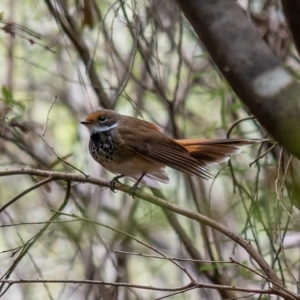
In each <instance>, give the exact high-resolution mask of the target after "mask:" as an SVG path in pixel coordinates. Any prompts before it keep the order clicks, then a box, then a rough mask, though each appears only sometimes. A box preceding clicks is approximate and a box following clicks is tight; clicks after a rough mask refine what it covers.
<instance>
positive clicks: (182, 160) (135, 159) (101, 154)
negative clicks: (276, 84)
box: [81, 109, 262, 195]
mask: <svg viewBox="0 0 300 300" xmlns="http://www.w3.org/2000/svg"><path fill="white" fill-rule="evenodd" d="M81 124H83V125H85V126H86V127H87V129H88V130H89V133H90V140H89V152H90V154H91V156H92V158H93V159H94V160H95V161H96V162H97V163H99V164H100V165H101V166H102V167H104V168H105V169H106V170H108V171H110V172H111V173H114V174H116V175H117V176H115V177H114V178H113V179H112V180H111V182H110V187H111V189H112V190H113V191H114V184H115V182H116V181H118V179H120V178H122V177H128V178H130V179H131V180H133V181H135V184H134V185H133V186H132V188H131V189H130V193H129V194H130V195H134V193H135V191H136V189H137V188H138V186H139V184H140V183H141V182H142V183H145V184H147V185H148V186H151V187H155V188H158V187H159V186H158V184H157V181H159V182H162V183H168V182H169V177H168V175H167V173H166V172H165V167H166V166H168V167H170V168H172V169H175V170H177V171H180V172H183V173H185V174H188V175H195V176H199V177H202V178H204V179H209V178H211V177H212V175H211V173H210V171H209V170H208V169H207V166H208V165H209V164H215V163H220V162H225V161H228V160H229V158H230V155H232V154H238V153H240V151H241V150H240V147H241V146H245V145H250V144H253V143H257V142H261V141H262V140H260V139H178V140H176V139H172V138H171V137H169V136H167V135H166V134H164V133H163V132H161V131H160V130H159V128H158V127H157V126H156V125H155V124H153V123H150V122H147V121H144V120H141V119H138V118H135V117H130V116H126V115H121V114H119V113H117V112H115V111H113V110H108V109H99V110H97V111H94V112H92V113H90V114H89V115H88V116H87V117H86V118H85V120H84V121H81Z"/></svg>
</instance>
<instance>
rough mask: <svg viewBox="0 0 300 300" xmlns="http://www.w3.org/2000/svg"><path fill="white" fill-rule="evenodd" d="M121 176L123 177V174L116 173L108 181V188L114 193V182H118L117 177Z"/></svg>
mask: <svg viewBox="0 0 300 300" xmlns="http://www.w3.org/2000/svg"><path fill="white" fill-rule="evenodd" d="M123 177H125V175H118V176H115V177H114V178H113V179H112V180H111V181H110V183H109V188H110V190H111V191H112V192H114V193H116V191H115V183H116V182H119V179H120V178H123Z"/></svg>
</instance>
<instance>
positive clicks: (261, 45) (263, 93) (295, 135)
mask: <svg viewBox="0 0 300 300" xmlns="http://www.w3.org/2000/svg"><path fill="white" fill-rule="evenodd" d="M177 3H178V5H179V6H180V8H181V9H182V11H183V13H184V15H185V17H186V18H187V20H188V21H189V22H190V24H191V25H192V27H193V28H194V30H195V32H196V34H197V35H198V37H199V39H200V41H201V42H202V44H203V45H204V47H205V48H206V49H207V51H208V53H209V54H210V56H211V58H212V59H213V61H214V63H215V64H216V66H217V67H218V69H219V70H220V72H221V73H222V74H223V76H224V77H225V79H226V80H227V81H228V82H229V84H230V85H231V87H232V89H233V91H234V92H235V93H236V95H237V96H238V97H239V98H240V99H241V101H242V102H243V103H244V104H245V105H246V106H247V107H248V108H249V110H250V112H251V113H252V114H253V115H254V116H255V117H256V118H257V119H258V120H259V122H260V123H261V124H262V125H263V126H264V127H265V128H266V129H267V130H268V131H269V133H270V134H271V135H272V136H273V137H274V138H275V139H276V140H277V141H278V142H279V143H280V144H282V145H283V146H284V147H285V148H287V149H288V150H289V151H290V152H291V153H292V154H294V155H295V156H296V157H298V158H300V137H299V128H300V103H299V99H298V95H300V84H299V83H298V82H296V81H295V80H294V79H293V77H292V76H291V75H290V74H289V73H288V72H287V71H286V70H285V69H284V68H283V66H282V65H281V63H280V62H279V60H278V59H277V58H276V57H275V56H274V54H273V53H272V51H271V49H270V48H269V47H268V45H267V44H266V43H265V42H264V41H263V40H262V38H261V37H260V36H259V34H258V32H257V31H256V30H255V28H254V26H253V25H252V24H251V22H250V21H249V19H248V18H247V16H246V15H245V13H244V12H243V10H242V9H241V8H240V7H239V6H238V5H237V4H236V2H235V1H228V0H225V1H224V0H210V1H207V0H177Z"/></svg>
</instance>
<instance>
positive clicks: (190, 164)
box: [118, 117, 211, 178]
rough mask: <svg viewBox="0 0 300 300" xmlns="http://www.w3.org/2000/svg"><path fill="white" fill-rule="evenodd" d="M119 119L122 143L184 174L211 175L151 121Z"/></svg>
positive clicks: (145, 156) (199, 162) (206, 176)
mask: <svg viewBox="0 0 300 300" xmlns="http://www.w3.org/2000/svg"><path fill="white" fill-rule="evenodd" d="M119 121H120V123H121V124H119V126H118V128H119V134H120V137H121V138H125V137H126V142H124V143H126V145H127V146H129V147H131V148H132V149H133V150H134V151H135V152H136V153H137V154H139V155H141V156H143V157H144V158H147V159H149V160H152V161H156V162H159V163H161V164H164V165H166V166H168V167H170V168H173V169H175V170H178V171H181V172H184V173H186V174H190V175H196V176H200V177H203V178H209V177H211V175H210V173H209V171H208V170H207V169H206V168H205V167H204V163H203V162H201V161H199V160H197V159H196V158H193V157H192V156H191V155H190V153H189V151H188V150H187V149H186V148H185V147H183V146H181V145H180V144H178V143H177V142H176V141H174V140H172V139H171V138H169V137H167V136H166V135H165V134H163V133H161V132H160V131H159V130H158V128H157V127H156V126H155V125H153V124H152V123H149V122H146V121H142V120H138V119H135V118H131V117H126V118H123V119H122V120H119ZM129 124H130V127H129V126H128V125H129Z"/></svg>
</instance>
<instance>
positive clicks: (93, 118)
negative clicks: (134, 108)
mask: <svg viewBox="0 0 300 300" xmlns="http://www.w3.org/2000/svg"><path fill="white" fill-rule="evenodd" d="M120 116H121V115H119V114H117V113H116V112H114V111H113V110H108V109H101V110H97V111H94V112H92V113H91V114H89V115H88V116H87V117H86V118H85V121H82V122H80V123H81V124H83V125H85V126H86V127H87V129H88V130H89V132H90V135H92V134H95V133H101V132H105V131H109V130H111V129H113V128H115V127H117V126H118V120H119V118H120Z"/></svg>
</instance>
